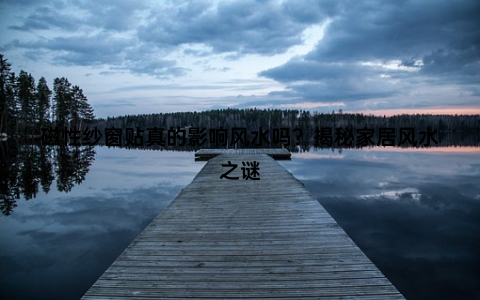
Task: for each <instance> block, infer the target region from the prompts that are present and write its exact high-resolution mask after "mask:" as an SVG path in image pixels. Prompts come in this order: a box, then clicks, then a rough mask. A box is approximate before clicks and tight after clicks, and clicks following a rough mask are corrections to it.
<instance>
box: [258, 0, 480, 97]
mask: <svg viewBox="0 0 480 300" xmlns="http://www.w3.org/2000/svg"><path fill="white" fill-rule="evenodd" d="M338 6H339V7H337V9H338V10H337V11H336V12H333V14H332V15H333V17H332V18H331V24H330V25H329V26H328V28H327V30H326V32H325V36H324V38H323V39H322V40H321V41H320V43H318V44H317V46H316V48H315V49H314V50H313V51H311V52H310V53H308V54H307V55H305V56H303V57H297V58H294V59H292V60H290V61H289V62H287V63H286V64H284V65H281V66H278V67H276V68H272V69H269V70H265V71H263V72H261V73H260V74H259V75H260V76H263V77H267V78H271V79H274V80H276V81H279V82H283V83H286V84H287V86H288V89H289V90H288V91H286V93H287V94H291V95H296V96H299V97H303V98H305V99H310V100H315V99H316V100H329V101H345V102H349V101H356V100H368V99H376V98H386V97H390V96H394V95H398V94H400V93H404V92H405V91H406V90H408V88H412V87H415V86H418V85H419V82H428V84H430V85H444V84H460V85H464V86H465V85H472V84H474V83H477V84H478V82H480V27H479V26H478V21H477V18H478V15H480V3H479V2H478V1H473V0H472V1H460V2H442V3H438V2H436V1H422V2H420V1H369V2H360V1H342V2H340V3H339V4H338ZM394 61H399V63H398V66H397V68H394V67H392V66H390V67H388V68H385V67H382V64H391V63H392V62H394ZM366 62H369V63H366ZM402 67H403V68H408V71H407V70H401V68H402Z"/></svg>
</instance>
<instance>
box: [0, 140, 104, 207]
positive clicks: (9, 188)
mask: <svg viewBox="0 0 480 300" xmlns="http://www.w3.org/2000/svg"><path fill="white" fill-rule="evenodd" d="M0 146H1V155H0V159H1V169H2V172H1V175H0V176H1V178H0V197H1V198H0V210H1V211H2V213H3V214H4V215H7V216H8V215H10V214H11V213H12V211H13V209H14V208H15V207H16V206H17V203H16V201H17V200H18V199H20V196H21V195H23V197H24V198H25V200H30V199H32V198H35V197H36V195H37V194H38V191H39V187H41V188H42V190H43V192H44V193H46V194H47V193H48V192H49V191H50V188H51V185H52V182H53V181H54V180H55V181H56V183H57V189H58V190H59V191H61V192H69V191H70V190H71V189H72V187H73V186H74V185H75V184H80V183H82V182H83V181H84V180H85V176H86V175H87V173H88V170H89V167H90V165H91V164H92V163H93V161H94V159H95V150H94V148H93V147H70V146H56V147H53V146H43V145H40V144H21V145H20V144H16V143H8V144H7V143H1V145H0Z"/></svg>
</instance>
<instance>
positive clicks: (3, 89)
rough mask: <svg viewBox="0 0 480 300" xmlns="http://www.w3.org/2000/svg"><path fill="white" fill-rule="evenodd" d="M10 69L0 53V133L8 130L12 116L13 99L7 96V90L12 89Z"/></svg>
mask: <svg viewBox="0 0 480 300" xmlns="http://www.w3.org/2000/svg"><path fill="white" fill-rule="evenodd" d="M10 70H11V65H10V63H8V61H7V59H5V58H4V56H3V54H0V133H4V132H7V131H9V129H10V128H8V127H9V126H8V124H9V119H11V118H12V117H13V116H12V115H11V114H12V111H11V106H12V103H11V102H12V100H13V101H14V99H10V98H11V95H10V96H9V90H10V91H11V90H12V86H11V82H10V79H11V76H12V73H11V72H10Z"/></svg>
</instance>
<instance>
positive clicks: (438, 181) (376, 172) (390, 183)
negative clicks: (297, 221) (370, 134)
mask: <svg viewBox="0 0 480 300" xmlns="http://www.w3.org/2000/svg"><path fill="white" fill-rule="evenodd" d="M459 150H460V151H455V150H454V151H450V152H447V151H436V149H431V150H421V151H402V152H400V151H397V150H393V151H387V150H385V149H382V148H377V149H371V150H368V151H365V150H363V151H358V150H350V151H343V152H342V153H341V154H340V153H331V152H327V151H319V152H315V153H305V154H304V153H299V154H295V155H294V157H293V158H292V161H291V162H282V164H283V165H284V166H286V168H287V169H289V170H290V171H291V172H292V173H293V174H294V175H295V176H296V177H297V178H299V179H300V180H301V181H302V182H303V183H304V184H305V185H306V187H307V188H308V189H309V190H310V191H311V192H312V194H313V195H314V196H315V197H316V198H317V199H318V200H319V201H320V203H321V204H322V205H323V206H324V207H325V208H326V209H327V210H328V211H329V212H330V213H331V214H332V216H333V217H334V218H335V219H336V220H337V221H338V223H339V224H340V225H341V226H342V227H343V228H344V229H345V231H346V232H347V233H348V234H349V235H350V236H351V237H352V238H353V240H354V241H355V242H356V243H357V244H358V245H359V246H360V248H362V250H364V251H365V253H366V254H367V255H368V256H369V257H370V258H371V259H372V261H374V262H375V263H376V264H377V266H378V267H379V268H380V269H381V271H382V272H383V273H384V274H385V275H387V277H388V278H389V279H390V280H391V281H392V282H393V283H394V284H395V285H396V286H397V287H398V288H399V290H400V291H401V292H402V293H403V294H404V295H405V296H406V297H407V299H478V298H479V297H480V288H479V287H478V282H480V254H479V251H478V249H480V185H478V183H479V182H480V164H479V161H480V151H479V149H478V148H470V149H468V148H467V149H465V148H464V149H459Z"/></svg>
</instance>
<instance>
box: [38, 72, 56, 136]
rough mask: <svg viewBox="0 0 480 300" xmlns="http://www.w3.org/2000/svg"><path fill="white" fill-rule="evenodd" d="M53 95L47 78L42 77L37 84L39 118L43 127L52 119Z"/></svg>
mask: <svg viewBox="0 0 480 300" xmlns="http://www.w3.org/2000/svg"><path fill="white" fill-rule="evenodd" d="M51 96H52V91H51V90H50V89H49V88H48V85H47V80H46V79H45V78H44V77H42V78H40V80H39V81H38V85H37V105H38V106H37V107H38V111H37V119H38V122H39V125H40V127H41V128H42V127H44V126H45V123H46V122H47V121H48V120H49V119H50V98H51Z"/></svg>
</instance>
